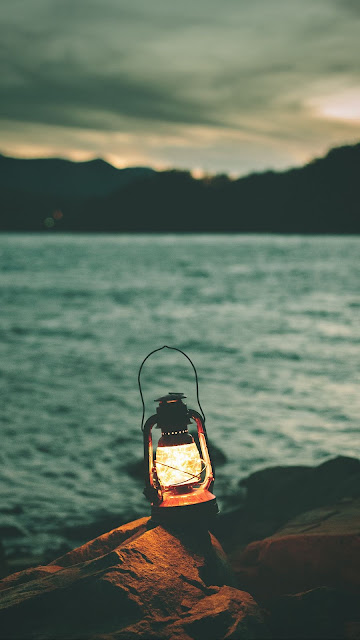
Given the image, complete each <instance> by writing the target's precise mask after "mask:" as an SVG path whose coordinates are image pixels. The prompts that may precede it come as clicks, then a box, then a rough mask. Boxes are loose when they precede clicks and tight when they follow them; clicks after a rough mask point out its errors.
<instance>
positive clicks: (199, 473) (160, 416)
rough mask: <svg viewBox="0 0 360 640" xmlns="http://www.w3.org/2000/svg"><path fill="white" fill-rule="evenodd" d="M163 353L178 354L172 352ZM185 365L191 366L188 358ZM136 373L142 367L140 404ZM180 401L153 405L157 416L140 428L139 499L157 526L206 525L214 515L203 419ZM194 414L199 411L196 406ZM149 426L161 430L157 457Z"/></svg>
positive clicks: (174, 397) (169, 398)
mask: <svg viewBox="0 0 360 640" xmlns="http://www.w3.org/2000/svg"><path fill="white" fill-rule="evenodd" d="M161 348H162V349H163V348H164V347H161ZM167 348H169V349H175V350H176V351H180V349H176V348H175V347H167ZM158 350H159V349H156V350H155V351H158ZM152 353H154V352H152ZM180 353H183V352H182V351H180ZM150 355H151V354H149V356H150ZM184 355H185V357H186V358H188V356H187V355H186V354H184ZM149 356H147V357H149ZM145 360H146V359H145ZM145 360H144V362H145ZM188 360H189V361H190V362H191V360H190V358H188ZM144 362H143V363H142V364H144ZM191 364H192V366H193V368H194V371H195V376H196V388H197V398H198V402H199V395H198V383H197V374H196V369H195V367H194V365H193V363H192V362H191ZM141 368H142V365H141V367H140V371H139V387H140V394H141V398H142V399H143V396H142V392H141V385H140V372H141ZM185 397H186V396H184V394H183V393H168V394H167V395H164V396H162V397H160V398H158V399H157V400H155V402H158V403H159V404H158V407H157V410H156V414H155V415H153V416H151V417H150V418H148V420H147V421H146V422H145V425H144V427H143V432H144V461H145V489H144V493H145V496H146V497H147V498H148V499H149V500H150V502H151V514H152V519H153V520H155V521H157V522H162V523H174V524H175V523H177V522H178V523H185V522H187V521H194V520H195V519H197V520H202V521H203V522H204V523H206V522H207V521H208V520H209V518H211V517H212V516H214V515H216V514H217V513H218V507H217V503H216V498H215V496H214V495H213V493H211V488H212V486H213V484H214V470H213V466H212V464H211V459H210V454H209V448H208V441H207V435H206V429H205V416H204V414H203V415H200V413H198V412H197V411H195V410H194V409H188V408H187V406H186V404H185V403H184V402H183V400H184V399H185ZM143 408H144V404H143ZM199 408H200V409H201V406H200V402H199ZM201 411H202V410H201ZM143 420H144V411H143ZM191 422H194V423H195V425H196V428H197V440H198V445H199V446H198V445H197V444H196V442H195V440H194V438H193V436H192V435H191V434H190V433H189V430H188V426H189V424H191ZM154 426H156V427H157V428H158V429H161V437H160V439H159V441H158V445H157V449H156V452H155V451H154V448H153V440H152V429H153V427H154Z"/></svg>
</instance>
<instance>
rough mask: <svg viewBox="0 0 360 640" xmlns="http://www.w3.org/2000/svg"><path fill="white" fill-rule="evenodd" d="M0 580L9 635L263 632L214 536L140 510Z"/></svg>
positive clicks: (1, 621)
mask: <svg viewBox="0 0 360 640" xmlns="http://www.w3.org/2000/svg"><path fill="white" fill-rule="evenodd" d="M0 584H1V586H2V588H3V592H2V600H1V604H0V626H1V628H2V630H3V631H2V633H4V634H5V637H6V638H9V639H11V638H14V639H15V638H24V637H26V638H54V639H60V638H77V639H79V640H80V639H82V638H84V639H85V638H86V639H88V638H94V640H95V638H97V639H98V640H100V638H103V639H104V640H105V638H111V639H114V640H115V639H117V640H121V639H122V640H125V639H126V640H128V639H130V638H142V639H143V640H145V639H146V640H149V639H150V638H154V640H155V639H158V638H164V639H167V638H169V639H170V638H171V639H175V638H178V640H180V639H181V640H188V639H189V640H190V639H192V640H196V639H198V640H200V639H202V638H204V639H205V638H206V639H208V638H209V639H210V640H211V638H214V640H215V638H216V639H217V640H218V639H219V640H220V638H230V637H231V638H232V639H233V640H235V639H236V638H264V637H267V629H266V627H265V625H264V622H263V619H262V615H261V611H260V609H259V607H258V606H257V604H256V603H255V602H254V600H253V599H252V597H251V596H250V595H249V594H245V593H242V592H241V591H239V590H238V589H236V588H235V587H234V580H233V575H232V572H231V570H230V569H229V566H228V564H227V562H226V558H225V555H224V553H223V551H222V549H221V547H220V545H219V543H218V542H217V540H216V539H215V538H214V537H213V536H211V535H210V534H209V533H208V532H207V531H205V530H197V531H192V530H183V531H177V532H174V531H173V532H171V531H169V530H166V529H165V528H163V527H161V526H153V524H152V523H151V521H149V519H148V518H141V519H140V520H137V521H135V522H132V523H129V524H127V525H124V526H122V527H119V528H118V529H115V530H113V531H111V532H109V533H108V534H104V535H102V536H100V538H97V539H95V540H92V541H91V542H89V543H87V544H85V545H83V546H82V547H80V548H78V549H75V550H74V551H71V552H69V553H67V554H65V555H64V556H62V557H60V558H58V559H57V560H55V561H53V562H52V563H50V564H49V565H46V566H44V567H37V568H35V569H29V570H28V571H24V572H20V573H18V574H15V575H13V576H9V577H8V578H6V579H5V580H3V581H2V583H0Z"/></svg>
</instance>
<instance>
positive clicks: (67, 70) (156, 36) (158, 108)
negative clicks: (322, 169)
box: [0, 0, 360, 170]
mask: <svg viewBox="0 0 360 640" xmlns="http://www.w3.org/2000/svg"><path fill="white" fill-rule="evenodd" d="M356 6H357V3H355V2H351V1H350V0H341V1H339V2H337V1H335V0H317V2H313V0H293V1H292V2H291V3H289V2H287V1H286V0H272V2H271V3H269V2H268V0H252V2H251V3H250V2H248V0H226V1H225V2H223V3H219V2H218V0H216V1H215V0H197V2H193V1H190V0H183V2H181V3H169V2H168V0H152V1H151V2H148V0H136V2H134V0H102V1H100V0H77V2H75V3H74V2H70V0H32V1H31V3H30V2H24V0H12V2H11V3H1V4H0V19H1V20H2V23H3V25H4V27H5V28H4V37H3V39H2V44H1V47H0V78H1V80H0V117H1V118H2V120H3V121H4V122H5V121H6V122H7V123H9V122H13V123H14V124H16V125H17V131H18V135H19V136H20V135H21V131H23V135H24V137H26V139H27V140H28V141H30V138H31V126H33V131H34V137H33V139H34V142H33V144H34V145H36V136H37V137H39V131H40V127H41V125H42V126H43V127H44V129H43V130H44V131H45V129H46V132H47V133H46V136H47V137H48V139H49V140H50V141H51V144H50V145H49V147H51V148H55V147H56V140H57V141H58V144H59V145H60V137H61V135H60V134H59V131H60V130H61V127H62V128H64V130H65V129H66V130H67V131H71V130H72V131H73V135H74V143H75V139H76V140H77V141H78V144H80V140H82V143H81V144H82V145H84V144H85V139H86V136H87V140H88V141H90V140H91V139H92V138H91V132H93V133H94V135H96V136H97V135H98V134H99V136H100V137H97V138H96V140H97V143H96V145H95V147H96V149H95V148H94V152H95V151H99V152H100V153H101V155H106V154H107V153H108V154H109V153H113V149H112V147H111V145H110V141H109V140H110V137H109V136H110V133H113V134H116V135H117V136H121V135H122V136H126V135H128V136H130V137H131V139H132V141H133V142H132V143H133V145H137V146H136V149H135V147H134V148H133V154H132V155H133V156H136V157H137V155H138V156H139V157H149V158H150V160H151V158H153V161H154V162H156V161H158V162H160V163H161V162H164V161H165V162H166V161H168V162H169V163H170V162H173V161H174V162H176V160H177V159H179V158H180V159H181V162H182V163H184V164H186V160H185V159H186V153H187V149H188V158H189V163H191V162H194V158H196V157H197V159H198V160H199V162H202V163H206V161H207V157H210V156H211V163H212V165H213V166H214V167H215V165H216V149H218V160H219V168H221V170H224V169H225V168H226V167H225V165H226V163H228V166H229V168H232V167H233V166H234V164H236V148H237V149H238V150H239V149H240V148H242V150H243V154H244V155H245V152H246V153H247V155H248V156H249V157H251V158H253V157H254V154H251V153H250V151H249V148H250V147H249V145H251V143H252V144H253V145H254V149H256V153H255V155H256V154H258V156H257V157H258V158H259V160H258V161H257V163H258V164H259V162H260V158H261V145H263V155H264V158H265V157H266V158H267V157H268V155H269V153H268V149H270V146H272V148H273V157H274V166H275V165H276V163H279V162H281V163H285V162H286V158H287V159H288V164H291V162H292V161H293V159H294V158H296V157H298V156H300V155H301V156H303V154H304V153H305V152H304V151H303V147H304V145H305V146H306V148H307V149H308V153H309V154H310V153H311V152H313V151H314V144H315V143H314V140H316V141H318V142H316V144H318V145H319V146H321V145H322V146H323V147H326V146H328V145H329V141H330V140H333V139H335V140H338V141H339V142H341V141H342V140H344V141H345V139H346V141H349V140H348V138H349V136H350V138H351V137H352V136H353V137H354V138H356V136H358V137H360V136H359V134H357V133H356V132H355V129H354V127H353V128H351V127H350V128H349V126H348V123H346V122H344V123H341V122H336V123H335V122H334V123H331V122H329V120H328V119H327V120H326V119H325V120H326V122H325V120H324V121H322V120H321V113H319V112H314V110H312V109H311V108H310V107H311V105H312V104H314V100H315V98H316V100H315V102H316V103H319V101H321V100H320V98H321V96H322V95H323V96H325V97H326V96H328V95H330V94H333V93H334V92H335V93H336V91H337V90H338V91H344V92H346V91H349V90H350V89H351V88H353V87H354V86H359V84H360V77H359V76H360V70H359V68H358V65H357V49H358V21H357V20H354V19H353V14H355V13H356ZM312 98H314V100H313V101H312ZM325 110H326V109H325ZM15 129H16V127H15ZM35 131H36V132H37V134H36V135H35ZM75 131H76V132H77V133H76V135H75ZM81 131H83V133H82V134H81V135H80V132H81ZM199 131H202V132H204V131H206V132H207V134H206V135H205V136H204V135H199V134H198V132H199ZM101 132H103V136H102V140H103V144H104V147H103V149H102V150H101V149H100V148H99V147H98V144H100V143H99V140H100V139H101ZM210 133H211V135H212V143H211V145H212V146H211V149H212V150H211V153H210V151H209V148H210V147H209V136H210ZM12 135H15V134H14V132H13V134H12ZM44 135H45V134H44ZM210 137H211V136H210ZM13 139H14V140H15V138H13ZM205 139H206V140H207V142H206V141H205ZM7 140H9V136H7ZM154 140H156V144H155V143H154ZM169 140H170V141H172V142H171V143H170V144H169ZM151 141H153V142H151ZM9 144H10V143H9ZM17 144H18V143H17ZM89 144H91V143H89ZM201 145H202V146H201ZM269 145H270V146H269ZM60 146H61V145H60ZM9 148H11V145H10V147H9ZM127 148H128V150H129V151H130V150H131V144H129V146H128V147H127ZM110 149H111V150H110ZM78 151H79V149H78ZM74 152H76V150H75V149H74ZM207 153H208V156H207V155H206V154H207ZM238 153H239V154H240V155H241V153H240V151H238ZM151 154H153V155H151ZM270 155H271V153H270ZM199 162H196V164H197V165H198V164H199ZM209 162H210V161H209ZM252 162H253V160H252ZM253 166H254V165H253ZM250 168H252V167H251V166H250V165H249V169H250Z"/></svg>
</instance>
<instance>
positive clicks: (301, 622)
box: [268, 587, 360, 640]
mask: <svg viewBox="0 0 360 640" xmlns="http://www.w3.org/2000/svg"><path fill="white" fill-rule="evenodd" d="M268 610H269V613H270V614H271V615H270V617H269V618H268V623H269V625H270V627H271V631H272V633H273V636H274V637H275V638H279V639H281V638H284V639H286V640H288V639H289V638H293V639H294V640H295V639H299V640H300V639H301V640H305V639H308V640H315V639H317V638H319V639H320V638H322V639H326V640H332V639H336V640H343V639H344V638H345V639H346V638H348V639H349V640H355V638H359V637H360V634H359V633H358V632H359V630H360V607H359V598H358V597H357V596H354V595H353V594H349V593H345V592H343V591H339V590H338V589H331V588H329V587H319V588H317V589H312V590H310V591H306V592H304V593H297V594H295V595H285V596H282V597H280V598H278V599H274V600H272V601H271V602H270V603H268ZM355 634H356V635H355Z"/></svg>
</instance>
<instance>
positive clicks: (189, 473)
mask: <svg viewBox="0 0 360 640" xmlns="http://www.w3.org/2000/svg"><path fill="white" fill-rule="evenodd" d="M155 464H156V472H157V476H158V479H159V482H160V484H161V486H162V487H173V486H175V485H178V484H181V485H184V484H193V483H194V482H198V481H199V480H200V474H201V470H202V464H201V458H200V454H199V451H198V449H197V446H196V444H195V442H192V443H191V444H180V445H175V446H172V447H158V449H157V451H156V462H155Z"/></svg>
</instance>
